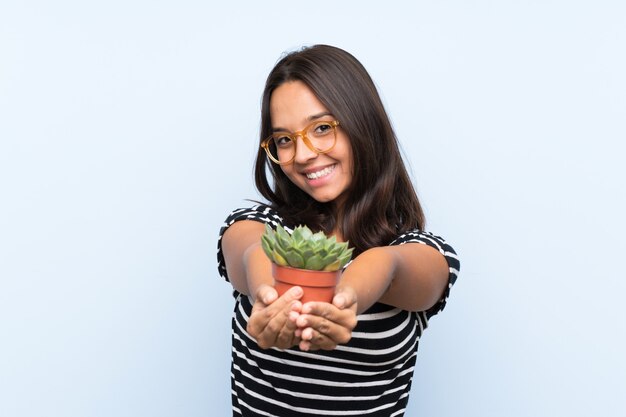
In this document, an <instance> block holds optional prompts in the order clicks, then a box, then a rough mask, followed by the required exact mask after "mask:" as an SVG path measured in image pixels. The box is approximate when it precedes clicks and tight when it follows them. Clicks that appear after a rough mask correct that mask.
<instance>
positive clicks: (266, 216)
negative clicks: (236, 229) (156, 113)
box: [217, 204, 283, 281]
mask: <svg viewBox="0 0 626 417" xmlns="http://www.w3.org/2000/svg"><path fill="white" fill-rule="evenodd" d="M240 220H254V221H257V222H260V223H264V224H269V225H271V226H272V227H273V228H276V226H277V225H279V224H282V221H283V219H282V217H280V216H279V215H278V213H277V212H276V210H274V209H273V208H271V207H269V206H266V205H264V204H258V205H256V206H252V207H250V208H240V209H237V210H234V211H233V212H231V213H230V214H229V215H228V217H227V218H226V221H224V224H223V225H222V227H221V228H220V234H219V237H218V239H217V271H218V272H219V274H220V276H221V277H222V278H224V279H225V280H226V281H230V280H229V279H228V273H227V272H226V262H225V261H224V254H223V253H222V236H224V233H225V232H226V230H227V229H228V228H229V227H230V226H231V225H232V224H233V223H235V222H238V221H240Z"/></svg>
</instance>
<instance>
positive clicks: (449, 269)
mask: <svg viewBox="0 0 626 417" xmlns="http://www.w3.org/2000/svg"><path fill="white" fill-rule="evenodd" d="M268 174H269V175H271V178H268ZM255 179H256V186H257V188H258V190H259V191H260V193H261V194H262V195H263V197H265V198H266V199H267V200H268V201H269V203H268V204H258V205H255V206H254V207H251V208H245V209H238V210H235V211H234V212H233V213H231V214H230V216H228V218H227V220H226V223H225V225H224V227H222V229H221V231H220V239H219V241H218V269H219V272H220V274H221V275H222V276H223V277H224V278H225V279H226V280H228V281H229V282H230V283H231V284H232V286H233V288H234V290H235V291H234V295H235V298H236V301H235V312H234V317H233V322H232V323H233V325H232V343H233V350H232V367H231V370H232V374H231V375H232V402H233V414H234V415H243V416H269V415H272V416H320V415H325V416H348V415H363V416H401V415H403V413H404V409H405V407H406V404H407V401H408V395H409V391H410V387H411V380H412V376H413V368H414V365H415V358H416V353H417V346H418V341H419V339H420V336H421V334H422V332H423V331H424V329H425V328H426V326H427V323H428V320H429V319H430V317H432V316H433V315H435V314H437V313H438V312H439V311H441V310H442V309H443V307H444V305H445V302H446V299H447V297H448V294H449V291H450V287H451V286H452V284H454V281H455V280H456V277H457V274H458V271H459V261H458V258H457V257H456V255H455V253H454V251H453V249H452V248H451V247H450V246H449V245H448V244H447V243H446V242H444V240H443V239H441V238H440V237H437V236H434V235H433V234H431V233H428V232H425V231H423V228H424V215H423V213H422V208H421V206H420V203H419V201H418V198H417V196H416V193H415V191H414V189H413V186H412V184H411V181H410V179H409V176H408V174H407V171H406V169H405V167H404V164H403V161H402V158H401V155H400V152H399V149H398V143H397V140H396V137H395V134H394V132H393V129H392V127H391V124H390V122H389V119H388V117H387V114H386V112H385V109H384V107H383V105H382V102H381V100H380V97H379V95H378V93H377V90H376V87H375V86H374V83H373V82H372V80H371V78H370V77H369V75H368V73H367V72H366V70H365V69H364V68H363V66H362V65H361V64H360V62H359V61H357V60H356V59H355V58H354V57H353V56H352V55H350V54H349V53H347V52H345V51H343V50H341V49H338V48H335V47H331V46H326V45H317V46H313V47H309V48H305V49H302V50H300V51H297V52H294V53H291V54H289V55H287V56H285V57H284V58H282V59H281V60H280V61H279V62H278V63H277V64H276V66H275V67H274V69H273V70H272V72H271V73H270V74H269V77H268V79H267V83H266V86H265V91H264V93H263V101H262V108H261V135H260V147H259V151H258V155H257V159H256V165H255ZM264 224H270V225H271V226H272V227H275V226H276V225H278V224H280V225H283V226H286V227H287V228H293V227H295V226H297V225H299V224H306V225H307V226H309V227H310V228H311V229H313V230H323V231H324V232H326V233H327V234H332V235H335V236H336V237H337V240H339V241H349V242H350V246H352V247H354V248H355V250H354V255H353V259H352V261H351V263H350V264H349V265H348V266H347V267H346V268H345V269H344V271H343V274H342V278H341V280H340V283H339V285H338V287H337V289H336V292H335V296H334V299H333V300H332V303H323V302H310V303H306V304H304V305H303V304H302V303H301V302H300V301H299V299H300V297H301V296H302V290H301V289H300V288H299V287H295V288H292V289H291V290H289V291H288V292H286V293H285V294H284V295H282V296H281V297H278V295H277V293H276V291H275V290H274V288H273V278H272V273H271V264H270V261H269V260H268V258H267V257H266V256H265V254H264V253H263V251H262V248H261V245H260V240H261V234H262V233H263V230H264Z"/></svg>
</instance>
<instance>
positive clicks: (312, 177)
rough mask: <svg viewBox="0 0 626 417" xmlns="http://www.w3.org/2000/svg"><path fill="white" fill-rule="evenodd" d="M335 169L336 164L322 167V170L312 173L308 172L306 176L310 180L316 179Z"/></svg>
mask: <svg viewBox="0 0 626 417" xmlns="http://www.w3.org/2000/svg"><path fill="white" fill-rule="evenodd" d="M334 169H335V165H331V166H329V167H326V168H324V169H322V170H321V171H317V172H311V173H310V174H306V177H307V178H308V179H310V180H314V179H316V178H320V177H324V176H326V175H328V174H330V173H331V172H333V170H334Z"/></svg>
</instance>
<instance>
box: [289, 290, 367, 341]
mask: <svg viewBox="0 0 626 417" xmlns="http://www.w3.org/2000/svg"><path fill="white" fill-rule="evenodd" d="M356 311H357V297H356V293H355V292H354V290H353V289H352V288H350V287H344V288H341V289H338V290H337V293H336V294H335V296H334V298H333V301H332V303H324V302H317V301H313V302H308V303H306V304H304V305H303V306H302V310H301V314H300V315H299V316H298V317H297V318H296V325H297V326H298V330H296V332H295V335H296V336H299V337H300V338H301V339H302V340H301V341H300V343H299V347H300V349H301V350H305V351H306V350H319V349H323V350H332V349H334V348H336V347H337V345H339V344H344V343H348V342H349V341H350V339H351V338H352V330H353V329H354V328H355V327H356V324H357V319H356Z"/></svg>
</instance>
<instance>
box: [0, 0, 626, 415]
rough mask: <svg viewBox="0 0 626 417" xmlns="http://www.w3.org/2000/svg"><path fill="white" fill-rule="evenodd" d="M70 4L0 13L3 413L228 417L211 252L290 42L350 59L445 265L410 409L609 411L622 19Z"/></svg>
mask: <svg viewBox="0 0 626 417" xmlns="http://www.w3.org/2000/svg"><path fill="white" fill-rule="evenodd" d="M87 3H89V4H87ZM93 3H94V2H80V1H67V0H60V1H55V2H44V1H20V2H17V1H12V2H9V1H3V2H2V3H1V4H0V199H1V203H0V415H2V416H7V417H24V416H48V417H54V416H59V417H92V416H93V417H96V416H98V417H100V416H111V417H113V416H114V417H127V416H128V417H134V416H151V417H152V416H154V417H161V416H163V417H165V416H168V417H169V416H190V417H193V416H197V417H200V416H225V415H229V412H230V411H229V408H230V381H229V360H230V332H229V328H230V314H231V310H232V305H233V300H232V298H231V296H230V289H229V286H228V285H227V284H225V283H224V282H223V281H222V280H221V278H219V277H218V275H217V271H216V260H215V250H216V237H217V233H218V230H219V227H220V225H221V223H222V221H223V220H224V218H225V216H226V215H227V213H228V212H229V211H230V210H231V209H233V208H235V207H238V206H241V205H245V204H248V203H247V202H246V201H245V199H246V198H257V194H256V192H255V190H254V188H253V186H252V168H251V166H252V160H253V156H254V153H255V149H256V146H257V145H256V140H257V130H258V126H259V101H260V94H261V91H262V86H263V82H264V78H265V76H266V75H267V73H268V71H269V70H270V69H271V67H272V66H273V64H274V63H275V62H276V60H277V59H278V58H279V56H280V55H281V53H282V52H283V51H285V50H290V49H293V48H295V47H298V46H300V45H306V44H313V43H329V44H333V45H337V46H340V47H343V48H345V49H347V50H348V51H350V52H352V53H353V54H354V55H356V56H357V57H358V58H359V59H360V60H361V61H362V62H363V63H364V65H365V66H366V67H367V68H368V70H369V71H370V73H371V75H372V77H373V78H374V79H375V81H376V83H377V85H378V86H379V88H380V91H381V94H382V96H383V98H384V100H385V103H386V105H387V108H388V111H389V113H390V115H391V117H392V120H393V123H394V126H395V127H396V130H397V134H398V136H399V138H400V140H401V142H402V145H403V148H404V151H405V154H406V157H407V159H408V161H409V162H410V165H411V172H412V175H413V177H414V178H415V181H416V184H417V188H418V192H419V194H420V197H421V198H422V200H423V202H424V204H425V206H426V211H427V215H428V219H429V224H428V228H429V229H430V230H432V231H434V232H435V233H438V234H441V235H442V236H444V237H446V238H447V239H448V240H449V241H450V242H451V243H453V245H454V246H455V248H456V249H457V251H458V252H459V254H460V256H461V260H462V270H461V276H460V278H459V281H458V285H457V286H456V288H455V289H454V291H453V293H452V297H451V299H450V302H449V305H448V307H447V309H446V311H445V312H444V314H442V315H441V316H439V317H437V318H435V319H433V320H432V321H431V326H430V328H429V330H428V331H427V332H426V334H425V335H424V337H423V338H422V342H421V347H420V352H419V355H418V366H417V369H416V374H415V378H414V389H413V391H412V398H411V405H410V409H409V411H408V412H407V415H408V416H417V415H421V416H429V417H452V416H454V417H458V416H468V417H484V416H498V417H502V416H507V417H516V416H532V417H537V416H568V417H573V416H581V417H582V416H590V415H603V416H622V415H624V414H625V413H626V404H625V402H624V400H623V399H622V398H623V393H624V392H626V359H625V356H624V352H625V351H626V343H625V336H624V335H625V334H626V325H625V324H624V313H623V311H622V309H621V305H622V304H621V302H622V298H623V295H624V294H626V284H625V278H626V276H625V275H626V274H625V273H624V269H623V264H624V261H623V259H624V249H625V244H624V237H623V234H624V232H625V231H626V230H625V229H626V228H625V222H624V220H623V219H622V217H621V216H622V215H623V213H624V212H625V211H626V202H625V194H626V193H625V191H624V178H625V177H626V175H625V174H626V172H625V169H624V167H623V160H624V155H625V152H624V150H625V147H624V142H625V140H626V134H625V133H626V128H625V123H624V116H625V115H626V82H625V77H624V74H626V58H625V55H624V51H625V50H626V49H625V45H626V29H625V27H626V26H625V25H624V16H625V15H626V7H625V6H624V3H623V2H620V1H614V2H609V1H593V2H592V1H586V2H581V1H564V0H561V1H550V0H548V1H525V2H522V1H499V2H495V1H470V2H465V1H438V2H425V1H420V2H415V4H413V2H405V3H402V5H392V4H391V3H390V4H389V5H385V7H384V8H382V7H381V6H380V4H381V3H380V2H379V1H376V2H374V1H347V2H330V1H318V2H315V3H312V4H311V3H307V4H302V5H301V4H300V3H297V2H292V1H281V2H271V1H270V2H252V1H250V2H247V3H245V2H233V3H231V4H230V5H226V4H220V5H218V6H213V5H210V4H209V3H210V2H203V1H177V2H173V1H172V2H164V1H109V2H100V4H93ZM409 3H411V5H409Z"/></svg>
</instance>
